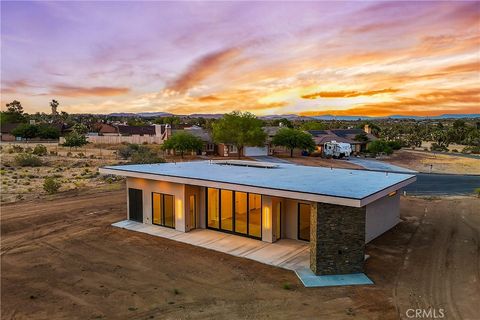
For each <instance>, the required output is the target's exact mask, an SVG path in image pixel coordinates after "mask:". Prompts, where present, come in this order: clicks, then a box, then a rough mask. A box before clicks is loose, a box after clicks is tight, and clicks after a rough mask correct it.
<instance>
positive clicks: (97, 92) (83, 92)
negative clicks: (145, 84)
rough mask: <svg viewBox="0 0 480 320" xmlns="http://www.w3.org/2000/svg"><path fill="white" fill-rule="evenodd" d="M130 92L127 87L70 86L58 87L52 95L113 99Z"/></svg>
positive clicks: (55, 87)
mask: <svg viewBox="0 0 480 320" xmlns="http://www.w3.org/2000/svg"><path fill="white" fill-rule="evenodd" d="M129 91H130V89H129V88H125V87H90V88H86V87H76V86H69V85H56V86H54V87H53V89H52V91H51V92H50V94H51V95H57V96H64V97H88V96H97V97H111V96H119V95H123V94H126V93H128V92H129Z"/></svg>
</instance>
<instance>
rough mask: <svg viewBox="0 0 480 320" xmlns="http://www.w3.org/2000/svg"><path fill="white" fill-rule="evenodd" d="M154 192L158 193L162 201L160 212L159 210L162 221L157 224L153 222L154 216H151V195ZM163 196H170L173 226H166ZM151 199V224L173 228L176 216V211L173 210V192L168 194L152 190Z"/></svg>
mask: <svg viewBox="0 0 480 320" xmlns="http://www.w3.org/2000/svg"><path fill="white" fill-rule="evenodd" d="M154 194H158V195H160V201H161V202H162V204H161V206H160V208H161V212H160V215H161V217H162V221H163V224H159V223H155V222H154V218H153V215H154V206H153V202H154V200H153V195H154ZM165 196H169V197H172V210H173V226H167V225H166V224H165ZM151 199H152V217H151V219H152V224H153V225H155V226H160V227H165V228H170V229H175V224H176V223H175V218H176V212H175V195H173V194H168V193H160V192H154V191H152V193H151Z"/></svg>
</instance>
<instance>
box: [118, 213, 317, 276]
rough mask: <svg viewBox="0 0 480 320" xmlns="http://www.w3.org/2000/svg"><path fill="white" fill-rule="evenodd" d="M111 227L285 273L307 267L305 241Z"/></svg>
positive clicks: (130, 225) (142, 226) (129, 224)
mask: <svg viewBox="0 0 480 320" xmlns="http://www.w3.org/2000/svg"><path fill="white" fill-rule="evenodd" d="M112 226H114V227H119V228H123V229H127V230H132V231H137V232H142V233H146V234H150V235H152V236H157V237H162V238H167V239H171V240H174V241H179V242H183V243H188V244H191V245H194V246H197V247H202V248H206V249H211V250H215V251H219V252H223V253H226V254H230V255H232V256H236V257H242V258H247V259H251V260H255V261H258V262H261V263H265V264H268V265H272V266H276V267H280V268H283V269H287V270H292V271H295V270H301V269H304V268H307V269H309V268H310V246H309V243H308V242H304V241H299V240H292V239H280V240H278V241H277V242H274V243H269V242H264V241H258V240H255V239H250V238H246V237H242V236H237V235H234V234H228V233H224V232H218V231H214V230H209V229H194V230H191V231H189V232H181V231H178V230H175V229H171V228H165V227H160V226H154V225H149V224H144V223H140V222H136V221H131V220H123V221H119V222H116V223H114V224H112Z"/></svg>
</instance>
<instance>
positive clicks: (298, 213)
mask: <svg viewBox="0 0 480 320" xmlns="http://www.w3.org/2000/svg"><path fill="white" fill-rule="evenodd" d="M301 205H306V206H311V204H308V203H305V202H299V203H298V204H297V239H298V240H302V241H308V242H310V239H303V238H300V206H301ZM310 210H311V208H310ZM308 220H309V222H308V223H309V228H310V229H311V228H312V224H311V221H310V215H309V217H308ZM309 237H310V235H309Z"/></svg>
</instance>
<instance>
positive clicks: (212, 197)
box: [207, 188, 220, 229]
mask: <svg viewBox="0 0 480 320" xmlns="http://www.w3.org/2000/svg"><path fill="white" fill-rule="evenodd" d="M207 199H208V200H207V227H209V228H213V229H218V228H219V227H220V206H219V205H220V199H219V192H218V189H214V188H208V192H207Z"/></svg>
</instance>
